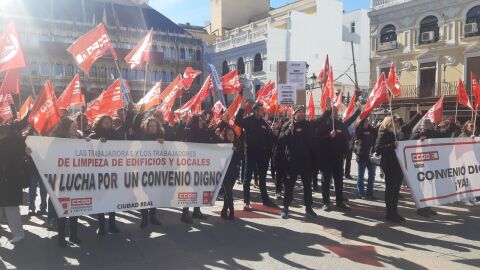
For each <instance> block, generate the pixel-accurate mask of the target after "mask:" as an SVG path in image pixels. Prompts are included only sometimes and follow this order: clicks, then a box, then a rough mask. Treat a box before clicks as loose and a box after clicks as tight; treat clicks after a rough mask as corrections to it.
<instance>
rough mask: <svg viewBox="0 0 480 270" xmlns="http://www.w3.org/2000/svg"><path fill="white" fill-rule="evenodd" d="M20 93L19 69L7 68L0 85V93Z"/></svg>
mask: <svg viewBox="0 0 480 270" xmlns="http://www.w3.org/2000/svg"><path fill="white" fill-rule="evenodd" d="M18 93H20V70H19V69H10V70H7V73H6V74H5V78H4V79H3V82H2V86H0V94H18Z"/></svg>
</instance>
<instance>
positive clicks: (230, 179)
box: [220, 127, 243, 220]
mask: <svg viewBox="0 0 480 270" xmlns="http://www.w3.org/2000/svg"><path fill="white" fill-rule="evenodd" d="M222 134H223V135H222V137H223V138H222V139H223V142H224V143H231V144H233V156H232V159H231V161H230V164H229V165H228V169H227V173H226V174H225V178H224V180H223V185H222V186H223V190H224V192H225V194H224V199H223V208H222V212H221V215H220V216H221V217H222V218H224V219H228V220H233V219H234V217H235V210H234V208H233V187H234V186H235V180H236V179H237V178H238V176H239V173H240V161H241V159H242V151H243V146H242V143H241V141H240V140H239V139H238V136H237V134H236V133H235V131H234V130H233V129H232V128H230V127H226V128H225V129H224V130H223V133H222Z"/></svg>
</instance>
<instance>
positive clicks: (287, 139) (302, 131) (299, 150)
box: [279, 106, 317, 219]
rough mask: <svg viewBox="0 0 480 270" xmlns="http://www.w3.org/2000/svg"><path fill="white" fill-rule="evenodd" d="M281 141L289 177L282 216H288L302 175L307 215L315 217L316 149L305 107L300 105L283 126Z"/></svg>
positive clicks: (286, 183)
mask: <svg viewBox="0 0 480 270" xmlns="http://www.w3.org/2000/svg"><path fill="white" fill-rule="evenodd" d="M279 141H280V143H282V144H284V145H285V154H286V160H287V177H286V178H285V180H284V181H285V182H284V184H285V196H284V199H283V212H282V214H281V217H282V218H283V219H286V218H288V212H289V209H288V208H289V207H290V204H291V202H292V200H293V189H294V187H295V183H296V182H297V177H298V175H300V177H301V178H302V183H303V197H304V201H305V213H306V216H307V217H312V218H315V217H317V214H316V213H315V212H314V211H313V209H312V204H313V201H312V178H311V177H312V176H311V173H312V161H313V155H314V153H313V151H314V147H313V145H314V136H313V132H312V129H311V127H310V124H309V123H308V122H307V121H306V120H305V107H303V106H298V107H297V108H295V110H294V113H293V120H291V121H288V122H287V123H285V125H284V126H283V127H282V131H281V133H280V136H279Z"/></svg>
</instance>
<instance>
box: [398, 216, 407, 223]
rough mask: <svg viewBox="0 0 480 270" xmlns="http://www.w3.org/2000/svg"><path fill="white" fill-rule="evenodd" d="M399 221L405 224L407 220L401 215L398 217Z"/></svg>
mask: <svg viewBox="0 0 480 270" xmlns="http://www.w3.org/2000/svg"><path fill="white" fill-rule="evenodd" d="M397 219H399V220H400V222H405V221H406V219H405V218H404V217H402V216H400V215H397Z"/></svg>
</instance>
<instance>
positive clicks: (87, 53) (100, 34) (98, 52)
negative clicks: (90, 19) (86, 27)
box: [67, 23, 117, 74]
mask: <svg viewBox="0 0 480 270" xmlns="http://www.w3.org/2000/svg"><path fill="white" fill-rule="evenodd" d="M67 51H68V52H69V53H70V54H72V56H73V59H74V60H75V63H77V65H78V66H79V67H80V69H82V70H83V72H84V73H85V74H88V72H89V71H90V68H91V67H92V65H93V63H95V61H97V59H98V58H100V57H102V56H104V55H105V54H107V53H108V52H110V53H111V54H112V56H113V58H114V59H117V53H116V52H115V49H113V46H112V41H111V40H110V37H109V36H108V33H107V29H106V28H105V25H103V23H100V24H99V25H98V26H97V27H95V28H94V29H92V30H90V32H88V33H86V34H85V35H83V36H81V37H80V38H78V39H77V40H75V41H74V42H73V44H72V45H71V46H70V47H68V49H67Z"/></svg>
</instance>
